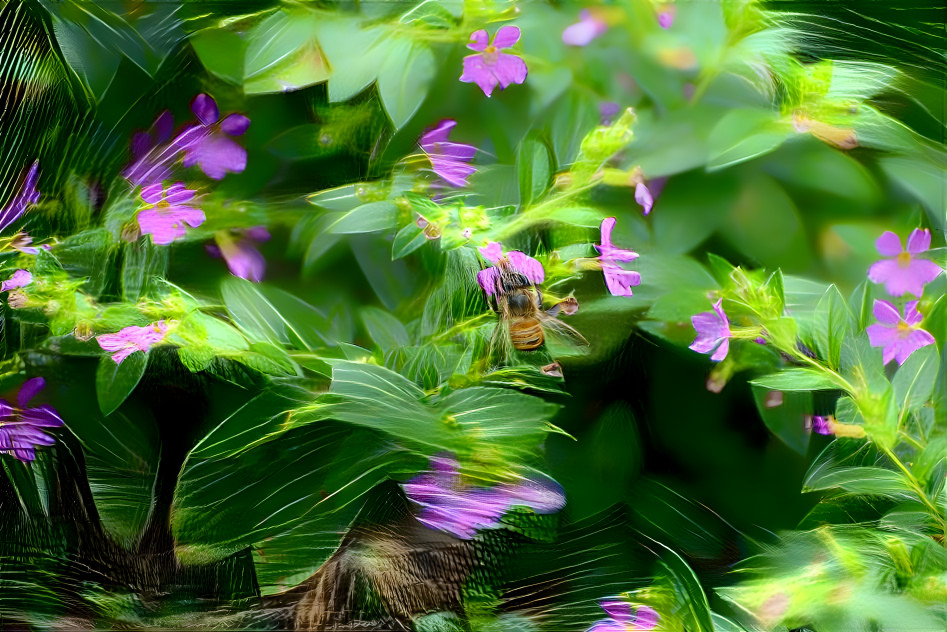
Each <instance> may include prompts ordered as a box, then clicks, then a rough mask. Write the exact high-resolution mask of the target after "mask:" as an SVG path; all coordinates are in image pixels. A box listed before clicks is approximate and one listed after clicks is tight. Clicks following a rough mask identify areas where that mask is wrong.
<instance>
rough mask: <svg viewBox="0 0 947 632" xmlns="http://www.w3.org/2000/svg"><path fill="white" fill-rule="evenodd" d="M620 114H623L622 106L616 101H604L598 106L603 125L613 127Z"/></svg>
mask: <svg viewBox="0 0 947 632" xmlns="http://www.w3.org/2000/svg"><path fill="white" fill-rule="evenodd" d="M619 112H621V106H620V105H619V104H617V103H615V102H614V101H603V102H602V103H599V104H598V114H599V117H600V122H601V124H602V125H606V126H608V125H611V124H612V122H613V121H614V119H615V116H616V115H617V114H618V113H619Z"/></svg>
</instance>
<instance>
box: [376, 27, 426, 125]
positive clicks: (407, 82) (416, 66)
mask: <svg viewBox="0 0 947 632" xmlns="http://www.w3.org/2000/svg"><path fill="white" fill-rule="evenodd" d="M388 46H389V50H388V51H387V54H386V56H385V58H384V60H383V61H382V62H381V67H380V68H379V71H378V93H379V95H380V96H381V102H382V105H384V106H385V111H386V112H387V113H388V116H389V117H390V118H391V122H392V123H394V126H395V129H400V128H401V127H404V125H405V124H406V123H407V122H408V121H409V120H411V117H412V116H414V113H415V112H417V111H418V108H419V107H421V103H422V102H423V101H424V99H425V97H427V93H428V89H429V88H430V85H431V81H432V80H433V79H434V73H435V71H436V70H437V63H436V62H435V59H434V53H433V52H432V51H431V49H430V47H429V46H427V45H426V44H421V43H418V42H414V41H411V40H409V39H404V38H397V37H396V38H392V39H391V40H390V41H389V43H388Z"/></svg>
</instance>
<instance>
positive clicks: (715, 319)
mask: <svg viewBox="0 0 947 632" xmlns="http://www.w3.org/2000/svg"><path fill="white" fill-rule="evenodd" d="M721 303H723V299H719V300H718V301H717V302H716V303H714V305H713V307H714V311H712V312H701V313H699V314H695V315H694V316H691V323H692V324H693V325H694V330H695V331H696V332H697V338H696V339H695V340H694V342H693V343H691V345H690V347H688V348H689V349H693V350H694V351H696V352H697V353H710V352H713V355H712V356H710V359H711V360H713V361H714V362H720V361H721V360H723V359H724V358H726V357H727V353H728V352H729V351H730V336H731V334H730V319H729V318H727V315H726V314H725V313H724V311H723V308H721V307H720V305H721Z"/></svg>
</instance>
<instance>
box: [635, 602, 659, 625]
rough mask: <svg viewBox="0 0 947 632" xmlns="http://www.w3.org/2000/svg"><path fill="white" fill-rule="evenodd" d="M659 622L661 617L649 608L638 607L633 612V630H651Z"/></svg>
mask: <svg viewBox="0 0 947 632" xmlns="http://www.w3.org/2000/svg"><path fill="white" fill-rule="evenodd" d="M660 620H661V616H660V615H659V614H658V613H657V611H656V610H655V609H654V608H652V607H650V606H639V607H638V609H637V610H636V611H635V629H637V630H653V629H654V628H655V627H656V626H657V625H658V621H660Z"/></svg>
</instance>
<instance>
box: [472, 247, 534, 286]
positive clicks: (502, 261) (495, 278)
mask: <svg viewBox="0 0 947 632" xmlns="http://www.w3.org/2000/svg"><path fill="white" fill-rule="evenodd" d="M479 250H480V254H481V255H482V256H483V258H484V259H486V260H487V261H489V262H490V263H492V264H495V265H493V266H492V267H489V268H485V269H483V270H481V271H480V272H478V273H477V283H479V284H480V287H482V288H483V291H484V292H486V293H487V296H491V295H493V294H499V293H500V291H502V290H503V288H502V287H500V276H501V275H500V267H503V266H509V267H511V268H512V269H513V272H517V273H519V274H522V275H523V276H524V277H526V280H527V281H529V282H530V283H533V284H538V283H542V282H543V280H544V279H545V278H546V271H545V270H543V264H541V263H539V262H538V261H536V260H535V259H533V258H532V257H530V256H529V255H526V254H524V253H522V252H520V251H519V250H512V251H510V252H508V253H506V256H504V255H503V246H501V245H500V243H499V242H496V241H493V242H490V243H489V244H487V245H486V246H484V247H482V248H479Z"/></svg>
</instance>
